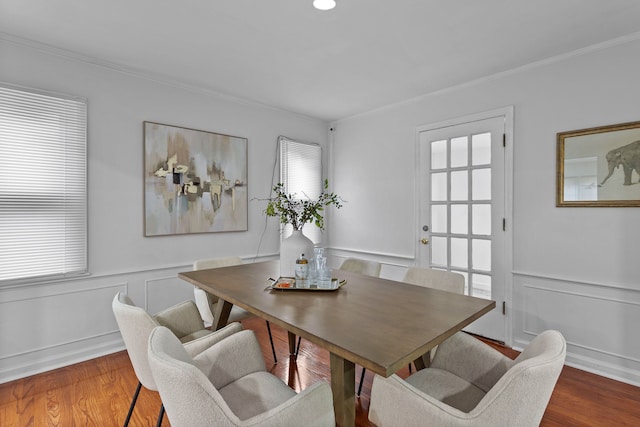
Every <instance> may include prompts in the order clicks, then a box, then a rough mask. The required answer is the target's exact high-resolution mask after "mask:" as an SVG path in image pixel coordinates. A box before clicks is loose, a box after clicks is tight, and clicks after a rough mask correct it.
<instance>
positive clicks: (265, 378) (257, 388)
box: [218, 372, 296, 420]
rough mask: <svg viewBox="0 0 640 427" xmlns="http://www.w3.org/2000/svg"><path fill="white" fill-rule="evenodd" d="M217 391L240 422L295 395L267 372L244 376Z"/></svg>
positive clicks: (278, 379)
mask: <svg viewBox="0 0 640 427" xmlns="http://www.w3.org/2000/svg"><path fill="white" fill-rule="evenodd" d="M218 391H219V392H220V395H221V396H222V398H223V399H224V401H225V402H226V403H227V405H229V408H231V410H232V411H233V413H234V414H236V415H237V416H238V418H240V419H241V420H246V419H249V418H251V417H255V416H256V415H260V414H261V413H263V412H266V411H268V410H269V409H272V408H275V407H277V406H278V405H280V404H281V403H283V402H286V401H287V400H289V399H291V398H292V397H294V396H295V395H296V392H295V391H293V390H292V389H291V388H289V387H288V386H287V385H286V384H285V383H283V382H282V381H281V380H280V378H278V377H275V376H273V375H271V374H270V373H268V372H254V373H252V374H248V375H245V376H244V377H242V378H239V379H237V380H236V381H234V382H232V383H229V384H228V385H227V386H225V387H222V388H221V389H219V390H218Z"/></svg>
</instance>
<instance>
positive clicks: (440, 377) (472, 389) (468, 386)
mask: <svg viewBox="0 0 640 427" xmlns="http://www.w3.org/2000/svg"><path fill="white" fill-rule="evenodd" d="M407 383H408V384H411V385H412V386H414V387H416V388H417V389H419V390H422V391H424V392H425V393H427V394H428V395H429V396H432V397H434V398H436V399H438V400H439V401H441V402H444V403H446V404H447V405H449V406H452V407H454V408H456V409H459V410H461V411H462V412H469V411H471V410H472V409H473V408H475V407H476V405H477V404H478V402H480V400H482V398H483V397H484V395H485V392H484V391H483V390H481V389H479V388H478V387H476V386H475V385H473V384H472V383H470V382H468V381H466V380H464V379H462V378H460V377H458V376H456V375H454V374H452V373H450V372H447V371H444V370H442V369H433V368H432V369H423V370H422V371H418V372H417V373H416V374H415V375H411V377H409V378H407Z"/></svg>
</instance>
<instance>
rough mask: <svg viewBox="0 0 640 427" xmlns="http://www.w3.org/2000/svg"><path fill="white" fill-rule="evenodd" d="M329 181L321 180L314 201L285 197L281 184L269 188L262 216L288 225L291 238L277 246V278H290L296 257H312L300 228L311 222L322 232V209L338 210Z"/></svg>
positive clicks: (336, 196)
mask: <svg viewBox="0 0 640 427" xmlns="http://www.w3.org/2000/svg"><path fill="white" fill-rule="evenodd" d="M328 188H329V181H328V180H326V179H325V180H324V185H323V190H322V192H321V193H320V195H319V196H318V198H317V199H311V198H309V197H307V196H306V195H302V196H300V195H298V194H289V193H287V192H286V191H285V188H284V184H282V183H278V184H276V185H275V186H274V187H273V192H274V194H275V195H274V196H273V197H271V198H269V199H268V203H267V208H266V209H265V211H264V213H265V214H266V215H267V216H277V217H279V219H280V223H281V224H285V225H286V224H291V226H292V227H293V232H292V234H291V236H289V237H287V238H286V239H284V240H283V241H282V244H281V246H280V275H281V276H283V277H288V276H293V271H294V268H295V260H296V259H297V258H298V256H300V254H306V256H308V257H310V256H311V255H312V254H313V242H312V241H311V240H310V239H309V238H307V237H306V236H305V235H304V234H302V227H304V225H305V224H307V223H310V222H312V223H314V224H315V225H316V226H317V227H318V228H319V229H320V230H324V212H325V208H326V207H329V206H335V207H336V208H337V209H340V208H341V207H342V199H341V198H340V196H338V195H337V194H335V193H333V192H331V193H329V192H328V191H327V190H328Z"/></svg>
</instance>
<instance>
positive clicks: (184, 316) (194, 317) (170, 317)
mask: <svg viewBox="0 0 640 427" xmlns="http://www.w3.org/2000/svg"><path fill="white" fill-rule="evenodd" d="M153 318H154V319H155V321H156V322H158V324H159V325H161V326H165V327H167V328H169V329H170V330H171V332H173V333H174V334H175V336H177V337H178V338H181V339H182V338H184V337H186V336H187V335H190V334H193V333H195V332H201V331H202V330H204V331H205V332H204V334H206V333H207V332H210V331H206V330H205V328H204V322H203V321H202V318H201V317H200V312H199V311H198V307H196V305H195V303H194V302H193V301H184V302H181V303H179V304H176V305H174V306H172V307H169V308H167V309H166V310H164V311H161V312H160V313H157V314H155V315H154V316H153ZM201 336H202V335H201ZM197 338H199V337H197Z"/></svg>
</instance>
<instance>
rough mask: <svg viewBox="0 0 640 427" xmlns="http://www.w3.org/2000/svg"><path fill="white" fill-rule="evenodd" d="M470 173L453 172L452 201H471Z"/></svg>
mask: <svg viewBox="0 0 640 427" xmlns="http://www.w3.org/2000/svg"><path fill="white" fill-rule="evenodd" d="M468 176H469V175H468V172H467V171H466V170H465V171H456V172H451V200H469V180H468Z"/></svg>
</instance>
